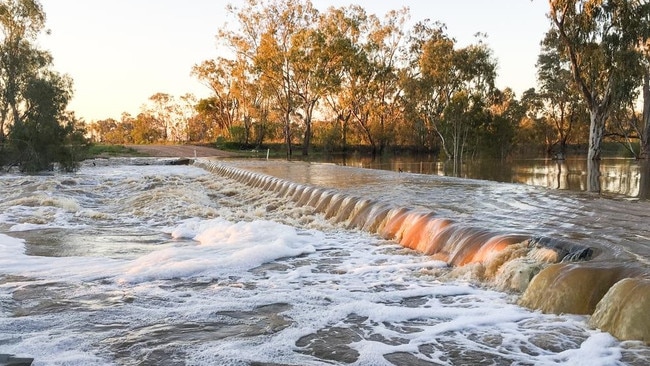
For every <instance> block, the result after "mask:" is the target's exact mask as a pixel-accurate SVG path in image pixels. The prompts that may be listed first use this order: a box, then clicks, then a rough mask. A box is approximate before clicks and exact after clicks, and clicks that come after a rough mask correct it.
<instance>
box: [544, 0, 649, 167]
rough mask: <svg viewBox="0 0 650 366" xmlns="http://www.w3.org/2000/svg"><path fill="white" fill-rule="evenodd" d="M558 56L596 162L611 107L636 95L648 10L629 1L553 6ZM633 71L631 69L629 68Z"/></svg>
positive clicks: (554, 2)
mask: <svg viewBox="0 0 650 366" xmlns="http://www.w3.org/2000/svg"><path fill="white" fill-rule="evenodd" d="M549 5H550V14H549V16H550V19H551V21H552V23H553V26H554V27H553V28H552V29H551V30H550V32H557V35H558V38H559V40H560V43H559V44H560V45H561V47H560V50H561V52H562V55H563V56H564V57H566V59H567V60H568V61H569V63H570V65H571V72H572V76H573V81H574V82H575V84H576V86H577V88H578V90H579V91H580V94H581V95H582V98H583V99H584V101H585V103H586V104H587V107H588V109H589V114H590V127H589V151H588V156H587V158H588V159H589V160H597V159H599V158H600V154H601V143H602V140H603V135H604V132H605V122H606V120H607V118H608V117H609V115H610V112H611V111H612V106H613V105H614V104H615V103H617V102H618V101H619V100H621V99H624V98H625V96H626V93H630V92H632V91H633V90H634V81H633V80H634V75H632V74H631V73H630V71H631V70H634V69H635V68H636V67H634V65H635V64H637V62H638V57H637V55H638V53H636V51H635V49H636V47H637V46H638V38H637V37H634V36H632V35H635V34H638V27H640V26H642V24H641V23H640V22H638V19H647V16H648V11H650V9H648V5H647V4H643V2H640V1H628V0H549ZM631 66H632V67H631Z"/></svg>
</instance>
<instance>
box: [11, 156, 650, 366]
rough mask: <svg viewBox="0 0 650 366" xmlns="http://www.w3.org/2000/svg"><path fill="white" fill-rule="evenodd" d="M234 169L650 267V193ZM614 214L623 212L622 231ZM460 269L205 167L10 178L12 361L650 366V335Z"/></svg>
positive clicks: (89, 169) (98, 165)
mask: <svg viewBox="0 0 650 366" xmlns="http://www.w3.org/2000/svg"><path fill="white" fill-rule="evenodd" d="M93 163H94V164H93ZM145 163H146V165H145ZM233 164H235V165H238V166H240V167H242V168H244V169H253V170H257V171H260V172H263V173H266V174H272V173H276V174H278V175H282V176H284V177H287V178H286V179H289V180H294V181H296V182H299V183H309V184H318V185H322V186H324V187H325V186H327V187H333V188H336V189H342V190H347V191H349V192H352V193H354V194H356V195H363V196H367V197H371V198H373V199H384V200H387V201H395V202H399V203H400V204H402V205H412V206H414V207H419V206H424V207H427V208H432V209H434V210H436V211H437V212H441V213H444V214H445V215H446V216H448V217H452V218H453V219H455V220H458V221H460V222H467V223H470V224H472V225H480V226H488V227H491V228H498V229H504V230H516V231H518V232H524V233H529V232H530V233H537V232H540V233H542V234H544V235H556V236H562V237H564V238H569V239H573V240H577V241H578V242H582V241H586V240H588V238H589V237H590V236H592V235H593V236H594V237H596V239H595V244H596V246H597V247H599V248H602V249H608V248H613V249H611V250H609V251H608V253H609V254H608V255H609V256H610V257H611V258H614V259H616V260H637V259H635V258H638V260H641V261H643V260H645V258H647V256H646V255H647V253H648V252H647V250H648V249H647V248H646V245H645V244H646V243H647V241H646V240H644V239H643V238H644V237H645V238H648V237H650V232H648V230H649V229H648V228H647V227H645V225H644V224H643V223H644V222H647V221H646V219H647V216H645V217H644V216H643V215H647V214H649V213H650V212H649V211H647V208H648V207H647V205H646V203H644V202H626V201H607V202H602V201H601V200H600V199H598V198H593V197H589V196H581V195H573V194H569V193H555V192H549V191H548V190H544V189H541V188H534V187H524V186H515V185H508V184H499V183H488V182H480V181H461V180H456V179H449V178H440V177H430V176H419V175H415V174H413V175H410V174H409V175H407V174H402V175H399V174H397V173H394V174H393V173H386V172H383V173H381V174H383V175H382V177H383V178H380V175H379V173H377V172H375V171H370V170H362V169H353V168H340V167H334V166H326V165H320V166H318V167H317V169H305V166H304V165H302V164H297V165H292V164H291V163H286V162H284V163H277V164H270V163H267V162H260V163H258V162H238V163H237V162H234V163H233ZM292 169H293V171H291V170H292ZM296 169H297V170H296ZM305 172H306V173H305ZM307 173H308V174H310V176H309V177H306V176H304V174H307ZM301 174H302V175H301ZM386 174H389V175H388V176H386ZM369 182H374V183H372V184H371V183H369ZM629 205H637V206H635V207H633V208H632V209H629V210H624V209H623V208H624V207H628V206H629ZM601 206H603V207H607V210H605V211H603V210H600V211H599V210H598V208H599V207H601ZM641 206H642V207H641ZM598 212H599V213H598ZM603 212H604V213H603ZM590 215H591V216H590ZM594 215H600V216H598V217H594ZM616 215H620V216H616ZM628 215H629V217H628ZM609 216H616V217H618V219H619V220H620V221H621V222H624V223H622V224H621V225H617V226H612V225H611V221H608V220H611V218H610V217H609ZM626 218H628V219H627V220H626ZM447 271H448V269H447V265H446V264H445V263H444V262H440V261H437V260H434V259H432V258H430V257H428V256H426V255H422V254H419V253H416V252H414V251H411V250H408V249H404V248H402V247H401V246H398V245H397V244H396V243H394V242H390V241H387V240H383V239H381V238H379V237H377V236H376V235H373V234H371V233H366V232H363V231H359V230H356V229H349V228H346V227H344V226H343V225H341V224H337V223H334V222H332V221H331V220H327V219H326V218H325V217H324V216H323V215H322V214H319V213H315V212H314V210H313V209H312V208H310V207H302V206H298V205H296V204H294V203H292V202H290V201H289V200H287V199H284V198H280V197H278V196H277V195H275V194H274V193H273V192H267V191H264V190H262V189H258V188H253V187H250V186H247V185H244V184H242V183H239V182H236V181H234V180H232V179H229V178H226V177H223V176H219V175H216V174H211V173H210V172H208V171H206V170H204V169H201V168H199V167H196V166H171V165H163V164H162V163H161V161H159V160H155V159H122V160H120V159H110V160H97V161H94V162H90V161H89V162H86V163H85V164H84V166H83V167H82V168H81V170H80V171H79V172H77V173H71V174H59V173H56V174H54V173H53V174H44V175H36V176H26V175H14V174H5V175H0V354H13V355H16V356H18V357H30V358H34V362H33V364H34V365H332V364H335V365H461V364H472V365H493V364H496V365H502V364H508V365H510V364H517V365H556V364H566V365H617V364H620V365H624V364H631V365H645V364H647V363H648V362H650V349H649V348H648V347H647V346H646V345H645V344H642V343H640V342H635V341H626V342H621V341H618V340H617V339H616V338H614V337H613V336H611V335H610V334H608V333H605V332H600V331H599V330H597V329H592V328H590V327H589V326H588V325H587V323H588V317H587V316H577V315H547V314H542V313H540V312H535V311H531V310H528V309H525V308H522V307H519V306H517V305H516V304H515V298H514V296H515V295H512V294H507V293H502V292H498V291H494V290H491V289H489V288H483V287H481V286H480V285H479V284H476V283H473V282H471V281H468V280H466V279H464V278H462V277H461V278H454V279H449V278H446V277H445V276H444V274H445V273H446V272H447Z"/></svg>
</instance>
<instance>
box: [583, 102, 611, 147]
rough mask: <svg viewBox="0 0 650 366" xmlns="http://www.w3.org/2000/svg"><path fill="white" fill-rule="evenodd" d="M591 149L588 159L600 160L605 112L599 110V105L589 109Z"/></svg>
mask: <svg viewBox="0 0 650 366" xmlns="http://www.w3.org/2000/svg"><path fill="white" fill-rule="evenodd" d="M589 117H590V118H589V119H590V123H589V151H588V152H587V159H588V160H600V150H601V144H602V142H603V134H604V133H605V119H606V118H607V116H606V114H605V113H602V112H600V111H599V109H598V108H597V107H594V108H592V109H591V110H590V111H589Z"/></svg>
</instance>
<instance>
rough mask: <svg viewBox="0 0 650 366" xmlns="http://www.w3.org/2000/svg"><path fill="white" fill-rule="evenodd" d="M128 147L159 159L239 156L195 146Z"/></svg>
mask: <svg viewBox="0 0 650 366" xmlns="http://www.w3.org/2000/svg"><path fill="white" fill-rule="evenodd" d="M127 147H130V148H132V149H135V150H137V151H139V152H140V153H142V154H145V155H148V156H157V157H178V158H193V157H207V156H216V157H222V158H225V157H232V156H237V155H236V154H234V153H230V152H227V151H223V150H219V149H214V148H211V147H205V146H193V145H127Z"/></svg>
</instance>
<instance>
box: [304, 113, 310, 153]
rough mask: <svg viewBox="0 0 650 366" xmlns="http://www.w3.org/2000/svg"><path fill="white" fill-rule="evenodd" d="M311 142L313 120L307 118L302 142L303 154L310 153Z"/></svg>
mask: <svg viewBox="0 0 650 366" xmlns="http://www.w3.org/2000/svg"><path fill="white" fill-rule="evenodd" d="M310 144H311V120H309V118H307V119H305V137H304V139H303V143H302V156H307V155H309V145H310Z"/></svg>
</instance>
